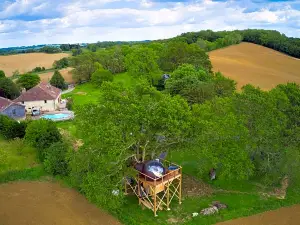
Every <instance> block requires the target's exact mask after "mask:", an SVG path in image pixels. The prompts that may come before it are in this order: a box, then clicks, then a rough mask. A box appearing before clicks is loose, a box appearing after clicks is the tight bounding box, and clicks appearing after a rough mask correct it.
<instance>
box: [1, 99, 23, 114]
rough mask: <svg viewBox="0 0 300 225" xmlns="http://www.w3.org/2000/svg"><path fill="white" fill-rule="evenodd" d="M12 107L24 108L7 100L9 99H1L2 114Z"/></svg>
mask: <svg viewBox="0 0 300 225" xmlns="http://www.w3.org/2000/svg"><path fill="white" fill-rule="evenodd" d="M11 105H21V106H23V105H22V104H19V103H15V102H13V101H11V100H9V99H7V98H3V97H0V112H3V111H4V110H5V109H7V108H8V107H9V106H11ZM24 107H25V106H24Z"/></svg>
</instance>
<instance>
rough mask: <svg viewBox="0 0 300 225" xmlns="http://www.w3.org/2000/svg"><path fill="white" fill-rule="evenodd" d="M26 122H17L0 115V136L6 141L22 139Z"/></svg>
mask: <svg viewBox="0 0 300 225" xmlns="http://www.w3.org/2000/svg"><path fill="white" fill-rule="evenodd" d="M27 124H28V123H27V122H26V121H22V122H17V121H15V120H13V119H11V118H9V117H8V116H5V115H0V134H1V135H3V136H4V137H5V138H6V139H14V138H23V137H24V136H25V130H26V127H27Z"/></svg>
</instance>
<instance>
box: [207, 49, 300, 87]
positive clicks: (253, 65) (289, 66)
mask: <svg viewBox="0 0 300 225" xmlns="http://www.w3.org/2000/svg"><path fill="white" fill-rule="evenodd" d="M209 57H210V59H211V61H212V64H213V70H214V71H216V72H217V71H220V72H222V73H223V74H224V75H225V76H228V77H230V78H232V79H234V80H236V81H237V83H238V88H239V89H240V88H241V87H242V86H244V85H245V84H248V83H250V84H253V85H254V86H259V87H260V88H262V89H264V90H269V89H271V88H273V87H275V86H276V85H277V84H281V83H286V82H288V81H290V82H296V83H300V60H299V59H296V58H292V57H290V56H287V55H284V54H282V53H280V52H277V51H274V50H272V49H269V48H265V47H262V46H259V45H255V44H251V43H241V44H239V45H233V46H230V47H227V48H223V49H219V50H215V51H212V52H210V53H209Z"/></svg>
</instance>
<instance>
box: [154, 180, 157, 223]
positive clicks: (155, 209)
mask: <svg viewBox="0 0 300 225" xmlns="http://www.w3.org/2000/svg"><path fill="white" fill-rule="evenodd" d="M155 183H156V182H155ZM153 198H154V199H153V206H154V210H153V211H154V216H155V217H157V213H156V211H157V206H156V204H157V202H156V199H157V198H156V187H155V186H154V194H153Z"/></svg>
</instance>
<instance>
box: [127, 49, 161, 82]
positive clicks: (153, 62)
mask: <svg viewBox="0 0 300 225" xmlns="http://www.w3.org/2000/svg"><path fill="white" fill-rule="evenodd" d="M157 59H158V57H157V55H156V54H155V52H154V51H153V50H152V49H151V48H147V47H140V46H138V47H135V48H134V49H133V51H132V52H131V53H129V54H128V55H127V56H126V58H125V64H126V68H127V71H128V72H129V74H130V75H132V76H134V77H143V78H146V79H148V80H149V81H151V80H152V77H153V75H154V74H157V73H159V68H158V65H157Z"/></svg>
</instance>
